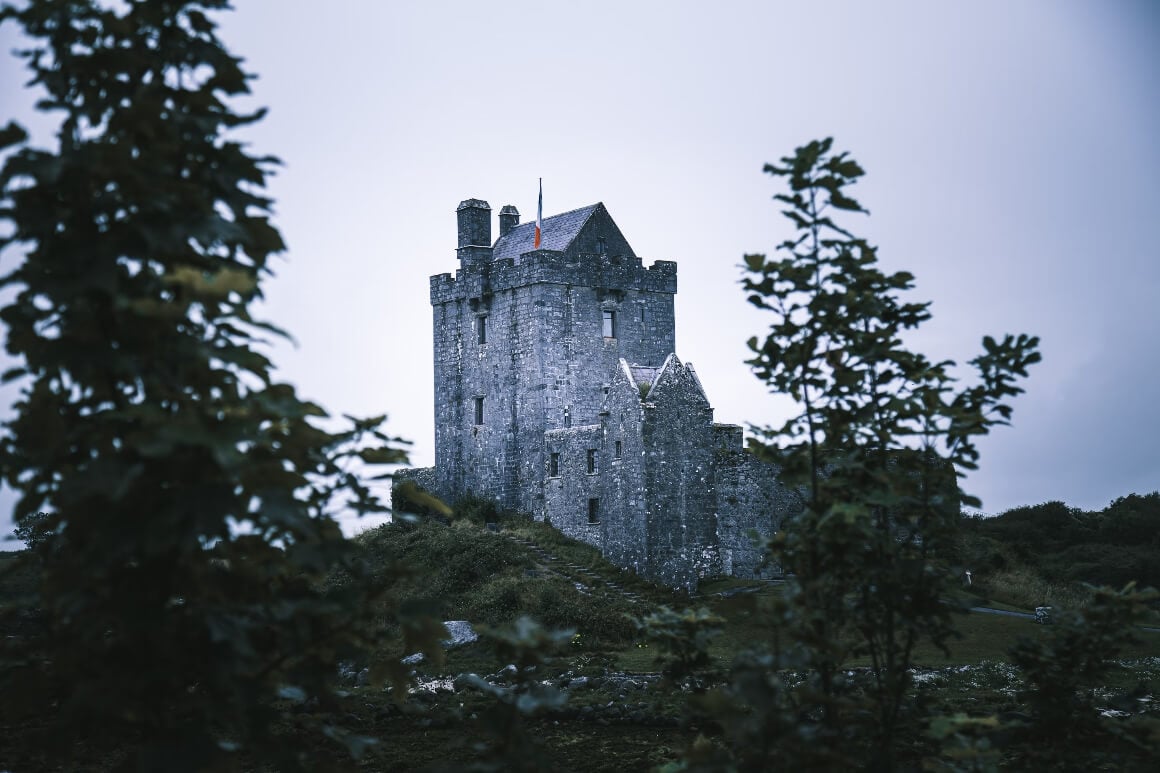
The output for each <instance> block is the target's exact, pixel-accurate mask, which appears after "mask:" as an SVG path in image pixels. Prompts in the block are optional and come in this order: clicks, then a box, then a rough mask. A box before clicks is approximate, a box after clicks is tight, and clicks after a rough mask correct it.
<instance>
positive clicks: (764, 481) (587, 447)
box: [398, 199, 798, 588]
mask: <svg viewBox="0 0 1160 773" xmlns="http://www.w3.org/2000/svg"><path fill="white" fill-rule="evenodd" d="M456 216H457V219H458V230H459V246H458V250H457V251H458V255H459V270H458V271H456V273H455V276H454V277H452V276H451V275H450V274H438V275H436V276H433V277H431V306H432V309H433V311H434V362H435V466H434V468H427V469H422V470H405V471H402V472H401V473H400V474H399V475H398V478H399V479H404V478H409V479H412V480H414V481H415V482H416V483H418V484H419V485H421V486H422V487H423V488H425V489H427V490H429V491H431V492H433V493H436V494H438V495H439V496H441V497H442V498H444V499H445V500H447V501H451V502H454V501H455V500H456V499H457V498H459V497H460V496H462V495H465V494H468V493H470V494H474V495H478V496H484V497H488V498H492V499H495V500H496V501H497V502H498V503H499V504H500V505H501V506H502V507H504V508H507V509H511V510H517V511H520V512H526V513H531V514H532V515H533V517H535V518H537V519H541V520H542V519H547V520H549V521H550V522H551V523H552V524H553V525H554V526H556V527H557V528H559V529H560V530H561V531H563V532H565V533H566V534H568V535H569V536H571V537H574V538H576V539H580V540H582V541H584V542H587V543H589V544H592V545H595V546H596V547H598V548H600V550H601V551H602V553H603V554H604V556H605V557H606V558H607V559H608V560H609V561H611V562H612V563H614V564H617V565H618V566H621V567H624V568H630V569H633V570H635V571H636V572H638V573H640V574H642V575H644V576H647V577H650V578H652V579H655V580H657V581H659V582H662V583H665V584H667V585H670V586H672V587H686V588H693V587H695V586H696V583H697V580H698V578H700V577H705V576H711V575H721V574H725V575H736V576H755V575H757V574H758V573H759V572H760V571H762V570H761V567H760V563H761V557H762V555H761V550H760V549H759V548H758V547H757V546H756V544H755V542H754V540H753V539H752V535H751V533H752V532H754V531H756V532H757V533H759V534H770V533H772V532H773V531H774V530H776V528H777V527H778V525H779V523H780V520H781V519H782V518H784V517H785V516H786V515H787V514H789V513H791V512H793V511H795V510H796V509H797V507H798V502H797V497H796V495H795V494H794V492H792V491H791V490H789V489H788V488H786V487H785V486H783V485H782V484H781V483H779V481H778V479H777V470H776V468H775V467H773V466H771V465H769V464H767V463H764V462H762V461H760V460H758V459H756V458H755V457H753V456H752V455H750V454H749V453H747V452H745V451H744V449H743V438H742V430H741V427H739V426H736V425H730V424H715V423H714V422H713V409H712V407H711V406H710V404H709V400H708V398H707V397H706V395H705V391H704V389H703V388H702V386H701V382H700V380H699V379H698V378H697V373H696V371H695V370H694V369H693V366H692V364H691V363H682V362H681V361H680V360H679V359H678V358H677V356H676V354H675V349H676V342H675V320H674V311H673V299H674V296H675V295H676V292H677V266H676V264H675V263H673V262H670V261H662V260H658V261H656V262H654V263H653V264H652V265H651V266H647V267H646V266H644V265H643V262H642V261H641V259H640V258H639V257H637V256H636V254H635V253H634V252H633V250H632V247H630V246H629V244H628V241H627V240H626V239H625V237H624V235H623V234H622V233H621V231H620V229H619V228H618V227H617V225H616V223H615V222H613V220H612V218H611V216H609V214H608V211H607V209H605V207H604V205H603V204H594V205H591V206H588V207H583V208H581V209H576V210H573V211H571V212H565V213H563V214H560V215H555V216H553V217H548V218H545V219H543V221H542V237H541V244H540V246H539V248H538V249H537V248H536V246H535V243H534V238H535V224H534V223H526V224H522V225H521V224H520V222H519V218H520V215H519V212H518V211H517V210H516V208H515V207H513V206H510V205H509V206H505V207H503V208H502V209H501V210H500V213H499V238H498V239H497V240H496V241H495V242H494V244H493V243H492V239H491V208H490V207H489V206H488V204H487V202H485V201H481V200H479V199H468V200H466V201H464V202H462V203H461V204H460V205H459V208H458V210H457V212H456Z"/></svg>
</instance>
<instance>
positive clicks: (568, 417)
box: [564, 408, 572, 428]
mask: <svg viewBox="0 0 1160 773" xmlns="http://www.w3.org/2000/svg"><path fill="white" fill-rule="evenodd" d="M571 426H572V412H571V411H569V410H568V409H567V408H565V409H564V427H565V428H567V427H571Z"/></svg>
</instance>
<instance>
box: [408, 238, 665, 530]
mask: <svg viewBox="0 0 1160 773" xmlns="http://www.w3.org/2000/svg"><path fill="white" fill-rule="evenodd" d="M675 290H676V271H675V264H672V263H666V262H664V261H658V262H657V263H656V264H654V265H653V266H651V267H649V268H645V267H643V265H642V264H641V261H640V259H639V258H636V257H627V258H616V257H608V256H595V255H581V256H578V257H577V258H576V259H575V260H569V259H568V258H567V256H565V255H564V254H563V253H548V252H546V251H540V252H536V253H529V254H527V255H524V256H522V258H521V259H520V260H519V261H518V262H517V261H515V260H513V259H506V260H500V261H496V262H494V263H483V264H471V265H465V266H464V268H462V269H461V270H460V271H459V272H457V275H456V279H455V280H451V279H450V277H449V275H446V274H444V275H440V276H438V277H433V278H432V285H431V301H432V306H433V314H434V319H433V323H434V324H433V326H434V332H435V345H434V352H433V354H434V369H435V395H436V398H435V457H436V459H435V467H436V470H437V471H438V473H439V488H440V489H441V490H450V491H458V492H464V493H466V492H471V493H474V494H477V495H481V496H489V497H493V498H495V499H496V500H497V501H498V502H499V503H500V504H501V506H503V507H505V508H510V509H515V510H521V511H525V512H532V513H538V512H541V511H543V509H544V507H545V493H544V485H543V470H544V465H545V464H546V457H545V456H544V438H543V433H544V431H545V430H550V429H562V428H566V427H569V426H581V425H589V424H594V423H596V422H597V421H598V413H599V408H600V405H601V403H602V402H603V400H604V397H605V390H606V387H607V384H608V379H609V378H610V376H611V374H612V372H613V371H614V369H615V367H616V363H617V361H618V360H619V359H620V358H622V357H624V358H627V359H629V360H631V361H633V362H641V363H646V364H649V363H651V364H656V365H659V364H660V363H661V362H662V361H663V360H664V357H665V356H666V355H667V354H668V353H669V352H670V351H672V348H673V346H674V345H675V341H674V334H673V330H674V318H673V293H674V292H675ZM606 313H608V314H611V315H613V316H612V318H611V322H612V325H613V330H612V331H611V332H613V335H611V336H606V335H604V334H605V333H606V332H609V331H608V330H606V328H605V326H606V323H605V314H606ZM481 326H482V327H483V328H484V332H483V334H482V336H481V334H480V327H481ZM479 401H482V406H479V405H478V404H477V403H479ZM480 409H482V416H480V415H479V411H480ZM479 418H482V421H480V422H477V419H479Z"/></svg>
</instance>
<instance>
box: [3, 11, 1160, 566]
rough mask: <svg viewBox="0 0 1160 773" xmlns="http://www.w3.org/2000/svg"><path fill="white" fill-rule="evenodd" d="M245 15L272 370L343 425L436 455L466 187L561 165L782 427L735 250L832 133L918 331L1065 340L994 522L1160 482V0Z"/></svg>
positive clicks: (962, 340) (721, 384)
mask: <svg viewBox="0 0 1160 773" xmlns="http://www.w3.org/2000/svg"><path fill="white" fill-rule="evenodd" d="M236 4H237V6H238V10H237V11H236V12H233V13H226V14H221V15H219V16H218V17H217V18H218V20H219V21H220V23H221V30H220V32H221V35H222V37H223V39H224V40H225V41H226V43H227V45H228V46H229V47H230V48H231V50H232V51H233V52H234V53H236V54H238V55H240V56H242V57H243V58H244V59H245V60H246V64H247V67H248V69H249V70H250V71H252V72H254V73H255V74H257V76H258V78H257V80H256V81H255V82H254V92H255V93H254V98H253V100H251V101H248V102H247V103H245V104H244V105H243V106H252V105H265V106H268V107H269V108H270V114H269V116H268V117H267V118H266V119H265V120H264V121H263V122H262V123H260V124H258V125H256V126H254V127H250V128H248V129H246V130H245V132H244V134H243V135H242V137H243V138H244V139H246V140H248V141H249V142H251V143H252V145H251V147H252V150H253V151H254V152H256V153H259V154H274V155H277V156H280V157H281V158H282V160H283V161H284V163H285V166H284V167H283V168H282V169H281V170H280V171H279V173H278V176H277V177H275V178H274V179H273V180H272V182H271V186H270V192H271V194H272V195H273V196H274V198H275V199H276V201H277V205H276V219H277V224H278V225H279V226H280V228H281V229H282V232H283V235H284V237H285V238H286V241H287V243H288V244H289V251H288V253H287V254H286V256H285V260H284V261H280V262H278V264H277V265H276V271H277V277H276V278H274V279H272V280H270V281H269V282H267V283H266V285H265V288H266V294H267V302H266V303H265V304H264V307H263V309H262V311H263V312H264V315H265V317H266V318H268V319H270V320H271V321H273V322H275V323H277V324H279V325H282V326H283V327H286V328H288V329H290V330H291V331H292V332H293V334H294V335H295V336H296V338H297V340H298V345H297V347H296V348H295V347H291V346H279V347H277V349H276V350H275V352H274V359H275V361H276V362H277V363H278V364H279V366H280V373H281V376H282V377H283V378H284V379H285V380H287V381H289V382H292V383H294V384H296V385H297V386H298V388H299V389H300V391H301V393H302V394H303V395H304V396H306V397H308V398H310V399H314V400H317V401H319V402H320V403H322V404H323V405H324V406H325V407H327V408H328V409H329V410H330V411H332V412H333V413H353V414H358V415H369V414H377V413H383V412H385V413H389V414H390V423H389V425H388V428H389V430H390V431H391V432H392V433H394V434H397V435H401V436H404V437H407V438H410V439H412V440H413V441H414V447H413V454H412V459H413V461H414V463H415V464H416V465H420V466H425V465H429V464H431V463H432V462H433V460H434V447H433V428H432V410H433V409H432V399H433V398H432V369H431V308H430V305H429V299H428V281H427V278H428V276H429V275H431V274H437V273H442V272H449V271H454V270H455V268H456V263H457V261H456V257H455V246H456V230H455V208H456V205H457V204H458V203H459V202H460V201H461V200H462V199H466V198H473V197H474V198H481V199H485V200H486V201H488V202H490V204H491V206H492V210H493V212H496V213H498V211H499V208H500V206H502V205H504V204H515V205H516V206H517V207H518V208H519V210H520V212H521V213H522V215H523V220H524V221H527V220H529V219H533V218H534V217H535V207H536V181H537V178H539V177H543V179H544V210H545V215H548V214H554V213H557V212H563V211H566V210H570V209H574V208H576V207H580V206H584V205H587V204H591V203H594V202H597V201H603V202H604V203H605V205H606V206H607V207H608V210H609V212H610V213H611V215H612V217H613V218H614V219H615V220H616V222H617V223H618V225H619V226H620V228H621V230H622V231H623V232H624V234H625V236H626V237H627V239H628V241H629V243H630V244H631V245H632V246H633V248H634V250H635V251H636V253H637V254H638V255H640V256H642V257H643V258H644V259H645V262H646V263H649V262H651V261H653V260H657V259H664V260H674V261H676V262H677V263H678V283H679V285H678V288H679V289H678V294H677V300H676V309H677V331H676V340H677V354H678V355H679V356H680V357H681V358H682V359H683V360H685V361H690V362H692V363H694V365H695V366H696V368H697V372H698V374H699V375H700V377H701V380H702V382H703V384H704V386H705V389H706V391H707V392H708V395H709V399H710V400H711V402H712V403H713V405H714V407H715V408H716V420H717V421H722V422H733V423H739V424H745V423H747V422H756V423H774V422H780V420H781V419H783V418H784V417H785V416H786V415H787V411H788V407H787V405H786V404H785V403H784V402H783V401H781V400H779V399H778V398H775V397H772V396H770V395H768V394H767V392H766V389H765V387H764V386H763V385H762V384H761V383H759V382H758V381H757V380H756V379H755V378H754V377H753V376H752V375H751V374H750V372H749V371H748V369H747V367H746V366H745V365H744V364H743V360H744V359H745V357H746V349H745V343H744V342H745V341H746V339H747V338H748V337H749V336H751V335H754V334H760V333H761V332H762V331H763V330H764V328H765V326H766V325H767V324H768V320H765V319H763V318H762V316H761V315H760V314H759V313H758V312H756V311H754V310H750V309H749V308H747V305H746V304H745V302H744V297H743V295H742V293H741V291H740V289H739V287H738V284H737V281H738V278H739V276H740V271H739V268H738V264H739V263H740V261H741V258H742V255H744V254H745V253H747V252H772V251H773V248H774V246H775V245H776V244H777V243H778V242H779V241H780V240H781V239H783V238H785V237H786V236H787V234H788V232H789V231H788V227H789V226H788V223H787V222H786V221H784V219H783V218H782V217H781V216H780V215H778V213H777V207H776V206H775V205H774V203H773V202H772V201H771V198H770V197H771V196H772V195H773V194H774V193H776V192H778V190H779V188H778V184H777V182H776V181H775V180H774V179H773V178H771V177H769V176H768V175H764V174H763V173H762V166H763V165H764V164H765V163H766V162H768V161H775V160H777V159H778V158H780V157H781V156H784V155H787V154H789V153H791V152H792V150H793V148H794V147H796V146H798V145H801V144H803V143H805V142H806V141H808V140H810V139H814V138H820V137H824V136H830V135H832V136H834V137H835V143H836V146H837V147H838V148H841V149H845V150H849V151H850V152H851V153H852V155H853V156H854V157H855V158H856V159H857V160H858V161H860V162H861V163H862V165H863V166H864V167H865V169H866V170H867V176H866V177H865V178H863V181H862V182H861V183H860V184H859V185H858V186H857V187H856V188H855V189H854V191H853V192H854V194H855V195H856V197H857V198H858V199H859V200H860V201H861V202H862V203H863V205H864V206H866V207H867V208H868V209H869V210H870V211H871V215H870V216H869V217H861V218H856V219H853V220H849V221H847V224H848V226H849V227H851V228H852V229H854V230H855V231H856V232H857V233H858V234H859V235H863V236H866V237H867V238H869V239H870V240H871V241H872V242H874V243H876V244H877V245H878V246H879V248H880V258H881V260H882V262H883V264H884V267H885V269H887V270H891V271H893V270H900V269H906V270H909V271H911V272H913V273H914V274H915V275H916V277H917V282H916V284H917V289H916V292H915V293H913V299H914V300H930V301H933V307H932V310H933V313H934V319H933V320H932V321H931V322H930V323H928V325H927V326H925V328H924V329H923V331H922V332H921V333H920V334H918V335H917V336H915V337H914V339H913V341H912V343H913V344H914V345H915V346H916V347H917V348H920V349H921V350H922V351H924V352H926V353H927V354H928V355H929V356H931V357H933V358H936V359H942V358H951V359H955V360H958V361H960V362H964V361H966V360H968V359H970V358H971V357H973V356H974V355H975V354H976V353H977V352H978V351H979V350H980V344H979V342H980V339H981V338H982V336H983V335H984V334H992V335H1000V334H1003V333H1006V332H1012V333H1018V332H1027V333H1032V334H1036V335H1039V336H1041V338H1042V341H1043V343H1042V351H1043V356H1044V361H1043V363H1041V364H1040V365H1038V366H1036V367H1035V368H1034V370H1033V372H1032V375H1031V378H1030V380H1029V381H1028V382H1027V393H1026V394H1025V395H1022V396H1021V397H1019V398H1018V399H1017V400H1016V402H1015V414H1014V424H1013V426H1012V427H1007V428H999V429H998V430H997V431H996V432H995V433H994V435H993V436H992V437H990V438H988V439H986V440H984V441H983V442H982V444H981V449H982V454H983V456H982V467H981V469H980V471H979V472H977V473H975V474H972V475H971V477H970V478H969V479H968V481H967V484H966V488H967V489H968V490H969V491H970V492H972V493H974V494H976V495H978V496H980V497H981V498H982V500H983V510H984V511H985V512H990V513H995V512H1001V511H1003V510H1005V509H1008V508H1011V507H1015V506H1018V505H1025V504H1036V503H1039V502H1044V501H1048V500H1055V499H1059V500H1063V501H1065V502H1066V503H1068V504H1069V505H1072V506H1077V507H1082V508H1086V509H1096V508H1101V507H1104V506H1106V505H1107V504H1108V503H1109V502H1110V501H1111V500H1112V499H1114V498H1115V497H1117V496H1121V495H1125V494H1128V493H1131V492H1137V493H1147V492H1150V491H1154V490H1156V489H1158V488H1160V450H1158V439H1160V438H1158V435H1160V432H1158V431H1160V404H1158V402H1157V399H1156V395H1157V392H1158V391H1160V386H1158V383H1157V382H1158V377H1160V311H1158V304H1160V240H1158V239H1157V235H1156V225H1157V223H1158V222H1160V217H1158V214H1160V139H1158V138H1160V82H1158V78H1160V4H1157V3H1153V2H1148V0H1140V1H1139V2H1129V1H1125V2H1112V1H1109V2H1099V3H1095V2H1064V1H1059V0H1051V1H1048V0H1039V1H1038V2H1035V1H1030V0H1029V1H1027V2H1017V3H1012V2H1006V1H999V0H994V1H989V2H981V1H980V0H973V1H972V2H969V3H967V2H963V3H957V4H952V3H928V2H885V3H883V2H876V3H861V2H811V3H802V2H793V3H790V2H728V1H724V2H718V3H712V4H710V3H705V2H673V1H672V0H670V1H669V2H627V1H626V0H618V1H617V2H604V1H602V0H593V1H590V2H586V3H583V4H578V3H563V2H560V3H556V2H547V1H546V0H536V2H524V1H523V0H506V1H505V2H502V3H482V2H475V3H465V2H422V3H418V2H415V3H392V2H372V1H371V0H360V1H356V0H333V1H332V2H328V3H325V4H323V3H318V2H305V0H236ZM15 44H16V39H15V37H14V30H13V29H11V27H10V26H9V27H8V28H6V29H3V30H0V48H2V50H3V51H5V52H7V51H8V50H10V49H11V48H13V46H14V45H15ZM26 80H27V77H26V75H25V73H24V72H23V71H22V70H21V68H20V64H19V63H18V62H17V60H15V59H13V58H5V59H3V60H0V108H2V109H0V122H4V121H6V120H7V119H8V118H10V117H11V118H16V119H18V120H20V121H21V122H23V123H25V124H26V125H29V126H30V127H31V128H33V129H37V128H39V129H40V139H41V143H42V144H44V143H45V142H47V138H46V137H45V134H44V131H45V129H44V127H47V126H50V124H48V123H46V122H45V121H44V119H42V118H38V117H36V116H35V114H34V111H33V110H32V108H31V104H32V101H33V99H34V98H35V96H36V95H34V94H32V93H30V92H26V91H23V90H22V89H21V85H22V84H23V83H24V82H25V81H26ZM496 231H498V226H493V233H495V232H496ZM13 260H14V256H13V255H12V254H9V255H6V256H5V266H4V269H5V270H8V269H9V268H11V266H10V264H11V262H12V261H13ZM11 399H12V395H11V393H8V394H7V396H6V398H5V399H4V401H3V402H5V403H9V402H11ZM10 503H11V497H7V498H4V499H3V501H2V502H0V504H3V511H2V513H0V532H4V533H7V532H9V531H10V526H5V525H4V521H5V518H7V516H8V513H9V511H10V508H11V504H10ZM8 546H9V547H15V546H13V545H11V543H9V545H8Z"/></svg>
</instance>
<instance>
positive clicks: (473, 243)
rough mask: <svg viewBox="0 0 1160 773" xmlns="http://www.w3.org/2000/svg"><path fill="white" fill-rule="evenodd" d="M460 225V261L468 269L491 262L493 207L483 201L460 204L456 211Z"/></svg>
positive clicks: (469, 200) (458, 250)
mask: <svg viewBox="0 0 1160 773" xmlns="http://www.w3.org/2000/svg"><path fill="white" fill-rule="evenodd" d="M455 217H456V220H457V221H458V223H459V248H458V249H457V250H456V252H458V253H459V260H460V262H461V263H462V265H463V266H464V267H465V268H466V267H467V266H470V265H475V264H479V263H490V262H491V207H490V206H488V203H487V202H486V201H483V200H481V199H467V200H466V201H461V202H459V207H458V208H457V209H456V210H455Z"/></svg>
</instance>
